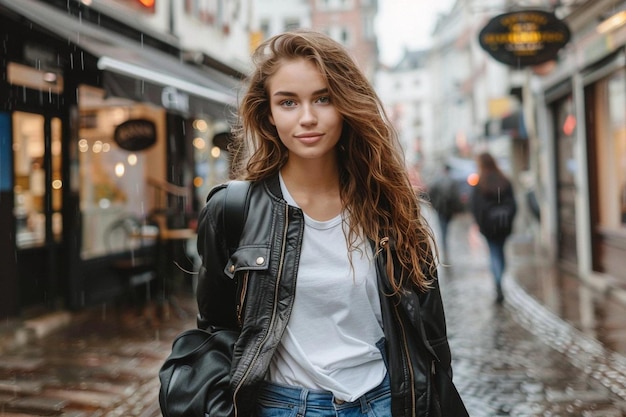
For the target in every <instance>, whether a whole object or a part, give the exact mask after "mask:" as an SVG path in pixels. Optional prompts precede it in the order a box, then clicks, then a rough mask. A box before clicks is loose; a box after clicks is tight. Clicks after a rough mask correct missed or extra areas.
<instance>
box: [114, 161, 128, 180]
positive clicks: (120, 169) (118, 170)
mask: <svg viewBox="0 0 626 417" xmlns="http://www.w3.org/2000/svg"><path fill="white" fill-rule="evenodd" d="M124 172H126V167H125V166H124V164H123V163H122V162H118V163H117V164H115V176H116V177H118V178H121V177H123V176H124Z"/></svg>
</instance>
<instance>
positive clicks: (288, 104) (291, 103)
mask: <svg viewBox="0 0 626 417" xmlns="http://www.w3.org/2000/svg"><path fill="white" fill-rule="evenodd" d="M295 104H296V102H295V101H293V100H283V101H282V102H281V103H280V105H281V106H285V107H293V106H294V105H295Z"/></svg>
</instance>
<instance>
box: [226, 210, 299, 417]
mask: <svg viewBox="0 0 626 417" xmlns="http://www.w3.org/2000/svg"><path fill="white" fill-rule="evenodd" d="M288 226H289V206H288V205H286V204H285V230H284V232H283V243H282V246H281V250H280V262H279V266H278V274H277V275H276V285H275V286H274V309H273V310H272V319H271V320H270V325H269V327H268V328H267V332H266V334H265V337H264V338H263V340H262V341H261V343H260V344H259V345H258V348H257V350H256V352H255V353H254V357H253V358H252V360H251V361H250V366H249V367H248V369H247V370H246V372H245V373H244V374H243V376H242V377H241V380H240V381H239V384H237V387H236V388H235V391H234V392H233V407H234V411H235V417H236V416H237V415H238V414H239V411H238V410H237V400H236V397H237V394H238V393H239V390H240V389H241V387H242V385H243V382H244V381H245V380H246V378H247V377H248V375H249V374H250V372H251V369H252V364H253V363H254V361H255V360H256V359H257V358H258V356H259V353H260V350H261V346H263V344H265V341H266V340H267V338H268V337H269V335H270V334H271V331H270V330H271V329H272V328H273V327H274V321H275V319H276V305H277V304H278V287H279V284H280V279H281V277H282V273H283V266H284V262H285V248H286V246H287V243H286V242H287V229H288Z"/></svg>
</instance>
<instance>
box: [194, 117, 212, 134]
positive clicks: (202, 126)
mask: <svg viewBox="0 0 626 417" xmlns="http://www.w3.org/2000/svg"><path fill="white" fill-rule="evenodd" d="M193 128H194V129H196V130H198V131H200V132H206V131H207V129H208V128H209V125H208V124H207V122H206V121H205V120H202V119H196V120H194V121H193Z"/></svg>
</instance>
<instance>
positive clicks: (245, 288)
mask: <svg viewBox="0 0 626 417" xmlns="http://www.w3.org/2000/svg"><path fill="white" fill-rule="evenodd" d="M249 275H250V271H246V273H245V274H244V275H243V279H242V281H241V291H239V303H238V304H237V322H238V323H239V327H241V326H242V325H243V320H242V316H243V310H244V302H245V300H246V292H247V291H248V276H249Z"/></svg>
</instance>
